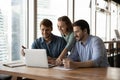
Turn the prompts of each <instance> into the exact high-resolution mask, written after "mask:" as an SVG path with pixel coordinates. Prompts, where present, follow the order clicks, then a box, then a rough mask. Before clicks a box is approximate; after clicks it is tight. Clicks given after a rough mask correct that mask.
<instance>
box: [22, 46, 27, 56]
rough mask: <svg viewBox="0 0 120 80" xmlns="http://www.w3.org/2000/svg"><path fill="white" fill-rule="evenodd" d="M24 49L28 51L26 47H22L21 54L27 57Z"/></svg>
mask: <svg viewBox="0 0 120 80" xmlns="http://www.w3.org/2000/svg"><path fill="white" fill-rule="evenodd" d="M24 49H26V47H24V46H22V50H21V54H22V55H23V56H25V52H24Z"/></svg>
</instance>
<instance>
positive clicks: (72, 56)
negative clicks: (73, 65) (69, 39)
mask: <svg viewBox="0 0 120 80" xmlns="http://www.w3.org/2000/svg"><path fill="white" fill-rule="evenodd" d="M76 49H77V48H75V46H74V47H73V48H72V50H71V53H70V55H69V56H68V58H69V59H71V60H73V61H80V59H79V54H78V52H77V50H76Z"/></svg>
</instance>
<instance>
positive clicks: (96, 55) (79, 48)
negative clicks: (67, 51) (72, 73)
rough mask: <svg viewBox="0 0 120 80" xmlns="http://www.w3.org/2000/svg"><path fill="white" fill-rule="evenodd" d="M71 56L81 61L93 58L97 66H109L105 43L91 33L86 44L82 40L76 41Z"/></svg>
mask: <svg viewBox="0 0 120 80" xmlns="http://www.w3.org/2000/svg"><path fill="white" fill-rule="evenodd" d="M69 57H70V58H71V59H73V60H75V61H78V60H79V61H81V62H85V61H88V60H92V61H93V62H94V64H95V65H96V66H101V67H104V66H105V67H106V66H109V64H108V60H107V53H106V49H105V45H104V43H103V41H102V40H101V39H100V38H99V37H97V36H92V35H90V36H89V37H88V39H87V40H86V42H85V44H83V43H82V42H81V41H78V42H76V44H75V47H74V48H73V50H72V52H71V55H70V56H69Z"/></svg>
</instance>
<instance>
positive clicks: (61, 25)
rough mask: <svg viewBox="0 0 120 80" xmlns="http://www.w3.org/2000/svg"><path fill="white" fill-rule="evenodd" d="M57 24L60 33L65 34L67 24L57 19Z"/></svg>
mask: <svg viewBox="0 0 120 80" xmlns="http://www.w3.org/2000/svg"><path fill="white" fill-rule="evenodd" d="M57 26H58V29H59V31H60V33H61V34H64V35H65V34H67V25H66V24H65V22H63V21H58V23H57Z"/></svg>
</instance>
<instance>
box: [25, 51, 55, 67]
mask: <svg viewBox="0 0 120 80" xmlns="http://www.w3.org/2000/svg"><path fill="white" fill-rule="evenodd" d="M24 52H25V63H26V66H30V67H43V68H50V67H53V66H55V65H51V64H48V59H47V53H46V50H45V49H24Z"/></svg>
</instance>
